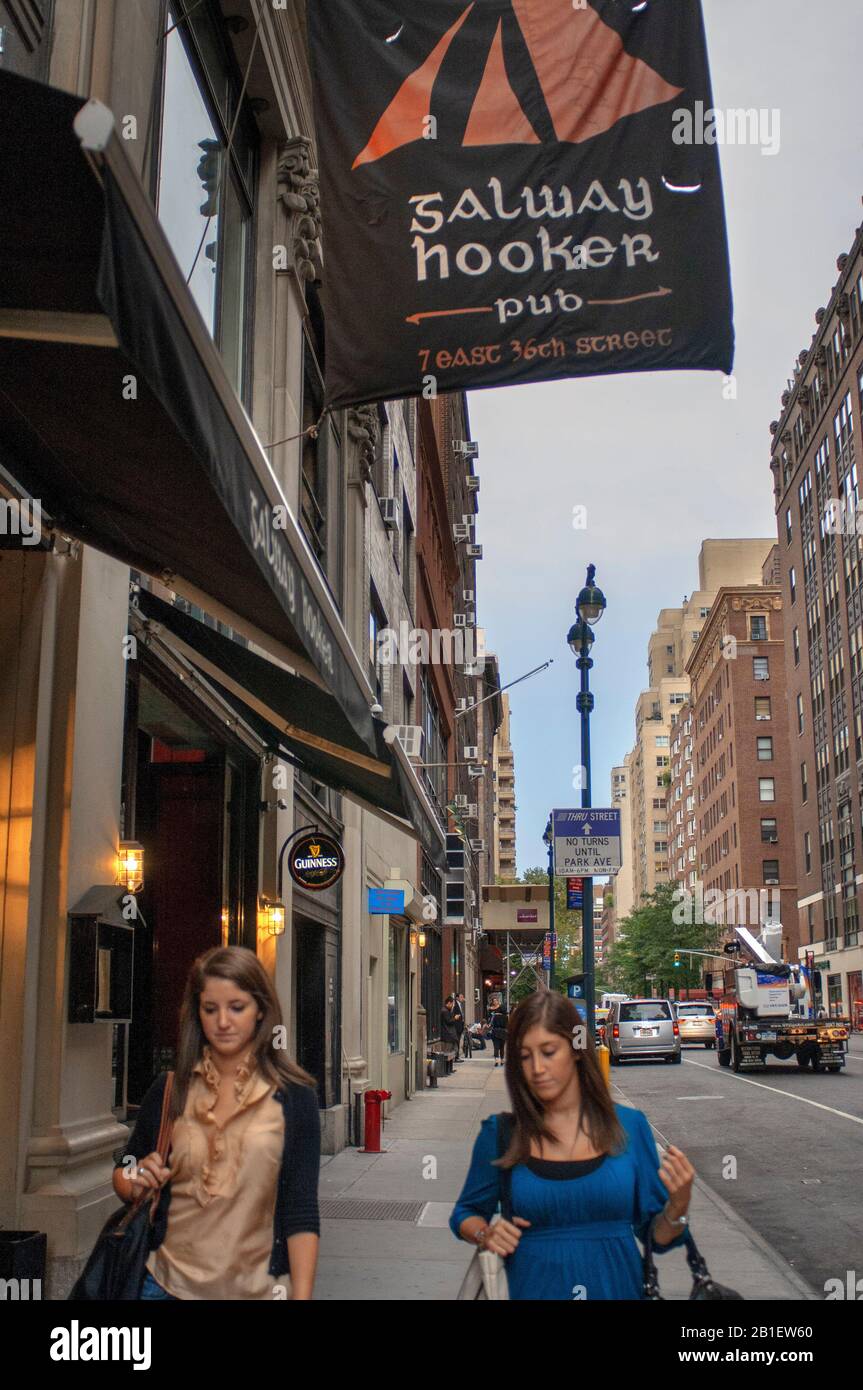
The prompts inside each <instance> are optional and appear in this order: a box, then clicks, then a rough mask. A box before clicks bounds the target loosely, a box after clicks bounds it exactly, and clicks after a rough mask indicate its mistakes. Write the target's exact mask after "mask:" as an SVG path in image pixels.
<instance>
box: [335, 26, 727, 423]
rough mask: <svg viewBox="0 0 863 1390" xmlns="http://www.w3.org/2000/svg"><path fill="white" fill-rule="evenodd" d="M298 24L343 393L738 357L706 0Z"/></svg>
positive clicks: (342, 396)
mask: <svg viewBox="0 0 863 1390" xmlns="http://www.w3.org/2000/svg"><path fill="white" fill-rule="evenodd" d="M308 18H309V29H310V36H311V50H312V61H313V68H314V76H315V103H316V118H317V129H318V147H319V162H320V166H321V181H322V213H323V223H324V254H325V273H324V284H323V294H324V301H325V307H326V309H327V342H326V378H327V399H328V401H329V402H330V404H332V405H335V406H339V405H347V404H349V403H355V402H358V401H367V400H374V399H381V398H395V397H398V396H404V395H418V394H422V393H423V392H424V393H425V394H426V395H427V396H430V395H432V394H434V393H435V392H437V391H441V392H444V391H452V390H456V389H461V388H472V389H475V388H478V387H483V386H496V385H500V384H501V383H517V382H525V381H545V380H551V379H554V378H558V377H568V376H589V375H596V374H599V373H607V372H632V371H659V370H665V369H668V368H695V369H702V370H721V371H724V372H730V371H731V366H732V360H733V351H734V337H733V328H732V322H731V286H730V277H729V267H728V247H727V241H726V232H725V214H724V207H723V199H722V185H721V179H720V171H719V158H718V152H717V148H716V144H715V130H716V126H715V123H713V125H712V127H711V125H710V122H709V117H710V114H711V111H712V99H711V91H710V74H709V70H708V64H707V52H706V45H705V38H704V29H703V24H702V16H701V3H700V0H642V3H636V0H591V3H587V0H311V3H309V5H308ZM682 113H688V115H684V114H682ZM705 118H706V119H705ZM705 137H706V138H705Z"/></svg>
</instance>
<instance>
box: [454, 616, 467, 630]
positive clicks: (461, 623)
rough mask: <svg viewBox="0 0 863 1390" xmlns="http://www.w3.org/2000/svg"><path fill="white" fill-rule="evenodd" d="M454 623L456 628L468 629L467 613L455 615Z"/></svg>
mask: <svg viewBox="0 0 863 1390" xmlns="http://www.w3.org/2000/svg"><path fill="white" fill-rule="evenodd" d="M453 622H454V623H455V625H456V627H467V613H454V614H453Z"/></svg>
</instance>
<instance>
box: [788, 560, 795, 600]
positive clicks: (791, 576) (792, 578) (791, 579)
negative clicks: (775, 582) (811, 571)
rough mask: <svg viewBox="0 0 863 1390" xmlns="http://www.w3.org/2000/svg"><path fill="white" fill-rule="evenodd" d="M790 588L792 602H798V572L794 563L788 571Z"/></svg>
mask: <svg viewBox="0 0 863 1390" xmlns="http://www.w3.org/2000/svg"><path fill="white" fill-rule="evenodd" d="M788 589H789V591H790V594H791V602H792V603H796V602H797V572H796V570H795V568H794V566H793V565H792V566H791V568H790V570H789V571H788Z"/></svg>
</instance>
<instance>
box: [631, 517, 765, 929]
mask: <svg viewBox="0 0 863 1390" xmlns="http://www.w3.org/2000/svg"><path fill="white" fill-rule="evenodd" d="M771 545H772V542H771V541H770V540H747V539H729V540H712V539H711V540H705V541H703V542H702V545H701V550H700V552H699V556H698V588H697V590H696V591H695V592H694V593H693V594H690V595H688V596H687V597H686V598H685V599H684V601H683V603H682V604H681V606H680V607H679V608H663V609H662V610H661V611H660V613H659V616H658V619H657V624H656V628H655V630H654V632H653V633H652V634H651V637H650V640H649V642H648V647H647V672H648V680H649V682H650V688H649V689H648V690H645V691H642V693H641V695H640V696H639V698H638V701H637V703H636V709H635V746H634V748H633V750H632V754H631V776H630V782H631V795H630V816H631V843H632V849H631V854H632V894H633V900H634V902H635V903H636V904H637V903H638V902H639V901H640V900H641V898H642V896H644V895H647V894H650V893H652V892H653V891H654V889H655V888H656V886H657V885H658V884H660V883H665V882H667V881H668V878H669V865H668V855H669V848H668V847H669V842H670V839H671V834H670V829H669V823H668V816H667V806H668V802H667V791H668V787H669V785H670V781H671V734H672V730H673V729H674V727H675V725H676V724H677V721H678V717H679V713H680V710H681V708H682V707H683V705H684V704H685V703H686V700H687V698H688V695H689V677H688V675H687V674H686V663H687V661H688V659H689V655H690V653H691V652H692V650H693V647H694V644H695V643H696V642H697V641H698V638H699V636H700V635H701V629H702V628H703V626H704V623H705V620H706V618H707V615H708V614H709V612H710V608H711V605H712V603H713V600H714V598H715V596H716V594H717V592H718V591H719V589H720V588H721V587H722V586H723V585H725V584H730V583H736V584H760V582H761V571H762V566H763V563H764V560H765V557H766V555H767V553H768V551H769V550H770V547H771Z"/></svg>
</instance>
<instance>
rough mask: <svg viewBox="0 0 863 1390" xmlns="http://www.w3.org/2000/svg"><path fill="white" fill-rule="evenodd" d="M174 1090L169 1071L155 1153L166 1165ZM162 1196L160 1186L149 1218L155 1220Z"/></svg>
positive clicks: (163, 1094)
mask: <svg viewBox="0 0 863 1390" xmlns="http://www.w3.org/2000/svg"><path fill="white" fill-rule="evenodd" d="M173 1091H174V1073H173V1072H172V1071H169V1072H167V1073H166V1075H165V1089H164V1091H163V1092H162V1116H161V1119H160V1122H159V1134H158V1138H157V1139H156V1153H157V1154H160V1155H161V1158H162V1163H163V1164H164V1165H165V1167H167V1165H168V1158H169V1156H170V1153H171V1135H172V1134H173V1130H174V1121H173V1119H172V1117H171V1096H172V1094H173ZM161 1196H162V1189H161V1187H160V1188H159V1190H158V1191H157V1192H156V1193H155V1195H154V1196H153V1200H152V1206H151V1207H150V1220H151V1221H153V1220H155V1217H156V1209H157V1207H158V1205H159V1201H160V1199H161Z"/></svg>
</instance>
